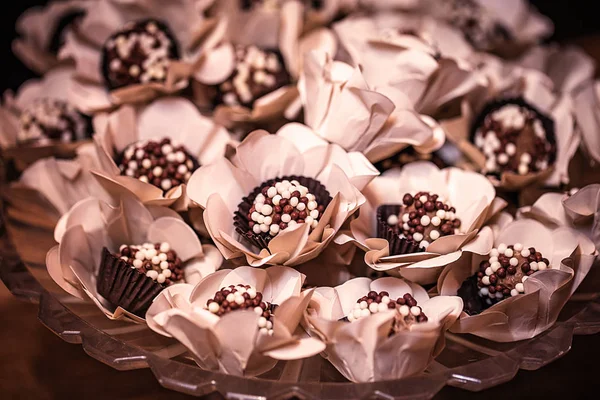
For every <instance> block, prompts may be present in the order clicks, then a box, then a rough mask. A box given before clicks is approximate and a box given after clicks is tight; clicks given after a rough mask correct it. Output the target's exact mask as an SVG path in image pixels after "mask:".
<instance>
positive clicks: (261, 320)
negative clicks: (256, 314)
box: [258, 317, 267, 328]
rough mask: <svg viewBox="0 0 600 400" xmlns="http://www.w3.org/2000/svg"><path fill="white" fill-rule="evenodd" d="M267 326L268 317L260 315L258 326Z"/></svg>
mask: <svg viewBox="0 0 600 400" xmlns="http://www.w3.org/2000/svg"><path fill="white" fill-rule="evenodd" d="M266 326H267V319H266V318H265V317H260V318H259V319H258V327H259V328H264V327H266Z"/></svg>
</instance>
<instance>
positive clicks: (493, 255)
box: [490, 249, 500, 260]
mask: <svg viewBox="0 0 600 400" xmlns="http://www.w3.org/2000/svg"><path fill="white" fill-rule="evenodd" d="M499 255H500V253H499V252H498V249H492V251H490V257H496V260H498V256H499Z"/></svg>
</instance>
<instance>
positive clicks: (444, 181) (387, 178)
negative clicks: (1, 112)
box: [335, 162, 506, 284]
mask: <svg viewBox="0 0 600 400" xmlns="http://www.w3.org/2000/svg"><path fill="white" fill-rule="evenodd" d="M467 188H468V189H469V190H465V189H467ZM474 188H477V190H473V189H474ZM421 190H424V191H429V192H431V193H436V194H438V195H440V196H444V197H445V198H446V199H447V200H448V201H449V202H450V204H452V206H453V207H455V208H456V214H457V216H458V218H460V220H461V222H462V225H461V233H459V234H455V235H450V236H444V237H441V238H439V239H438V240H436V241H435V242H433V243H432V244H430V245H429V247H428V248H427V251H426V252H421V253H413V254H401V255H392V256H390V254H389V243H388V241H387V240H385V239H381V238H377V237H376V232H377V220H376V213H377V208H378V207H379V206H380V205H383V204H398V205H400V204H402V197H403V196H404V194H405V193H407V192H418V191H421ZM363 192H364V195H365V197H366V198H367V202H366V203H365V204H364V205H363V206H362V207H361V211H360V215H359V216H358V218H357V219H355V220H353V221H351V223H350V231H348V232H341V233H340V234H339V235H338V236H337V237H336V239H335V242H336V244H345V243H348V242H352V243H354V244H355V245H357V246H358V247H359V248H361V249H362V250H364V251H366V254H365V263H366V264H368V265H369V266H370V267H371V268H373V269H374V270H376V271H385V272H386V273H388V274H391V275H394V276H403V277H405V278H406V279H410V280H412V281H413V282H418V283H421V284H427V283H433V282H435V281H436V279H437V277H438V275H439V274H440V272H441V270H442V268H443V267H444V266H445V265H448V264H449V263H451V262H454V261H456V260H458V259H459V257H460V256H461V254H462V252H464V251H468V252H473V253H477V254H487V253H488V252H489V251H490V250H491V248H492V244H493V240H494V236H493V232H492V230H491V229H489V228H483V229H482V226H483V224H484V223H485V222H486V221H488V220H490V219H491V218H492V217H493V216H494V215H496V214H497V213H498V212H499V211H500V210H502V209H503V208H504V207H505V206H506V203H505V202H504V201H503V200H501V199H499V198H496V197H495V195H496V193H495V190H494V187H493V186H492V184H491V183H490V182H489V181H488V180H487V179H486V178H485V177H484V176H482V175H479V174H477V173H474V172H469V171H463V170H460V169H457V168H446V169H444V170H440V169H438V167H436V166H435V165H434V164H432V163H429V162H414V163H411V164H408V165H406V166H405V167H404V168H403V169H402V170H399V169H393V170H390V171H387V172H386V173H384V174H383V175H382V176H380V177H377V178H375V179H374V180H373V182H371V184H370V185H369V186H368V187H367V188H366V189H365V190H364V191H363Z"/></svg>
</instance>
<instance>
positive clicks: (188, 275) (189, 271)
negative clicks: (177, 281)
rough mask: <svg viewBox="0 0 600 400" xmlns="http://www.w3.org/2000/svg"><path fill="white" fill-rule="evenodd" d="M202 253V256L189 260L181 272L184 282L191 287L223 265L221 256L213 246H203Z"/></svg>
mask: <svg viewBox="0 0 600 400" xmlns="http://www.w3.org/2000/svg"><path fill="white" fill-rule="evenodd" d="M202 251H203V253H204V256H203V257H201V258H195V259H192V260H190V261H189V262H188V263H187V264H186V266H185V269H184V270H183V273H184V277H185V281H186V282H187V283H190V284H192V285H196V284H197V283H198V282H200V281H201V280H202V279H203V278H205V277H206V276H208V275H210V274H212V273H214V272H215V271H217V270H218V269H219V268H221V265H222V264H223V256H222V255H221V253H220V252H219V250H218V249H217V248H216V247H215V246H212V245H210V244H203V245H202Z"/></svg>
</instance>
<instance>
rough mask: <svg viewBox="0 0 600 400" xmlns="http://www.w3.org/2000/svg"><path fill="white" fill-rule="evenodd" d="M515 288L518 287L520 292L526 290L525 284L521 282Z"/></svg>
mask: <svg viewBox="0 0 600 400" xmlns="http://www.w3.org/2000/svg"><path fill="white" fill-rule="evenodd" d="M515 289H517V291H518V292H520V293H523V292H525V286H523V284H522V283H520V282H519V283H517V284H516V285H515Z"/></svg>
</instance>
